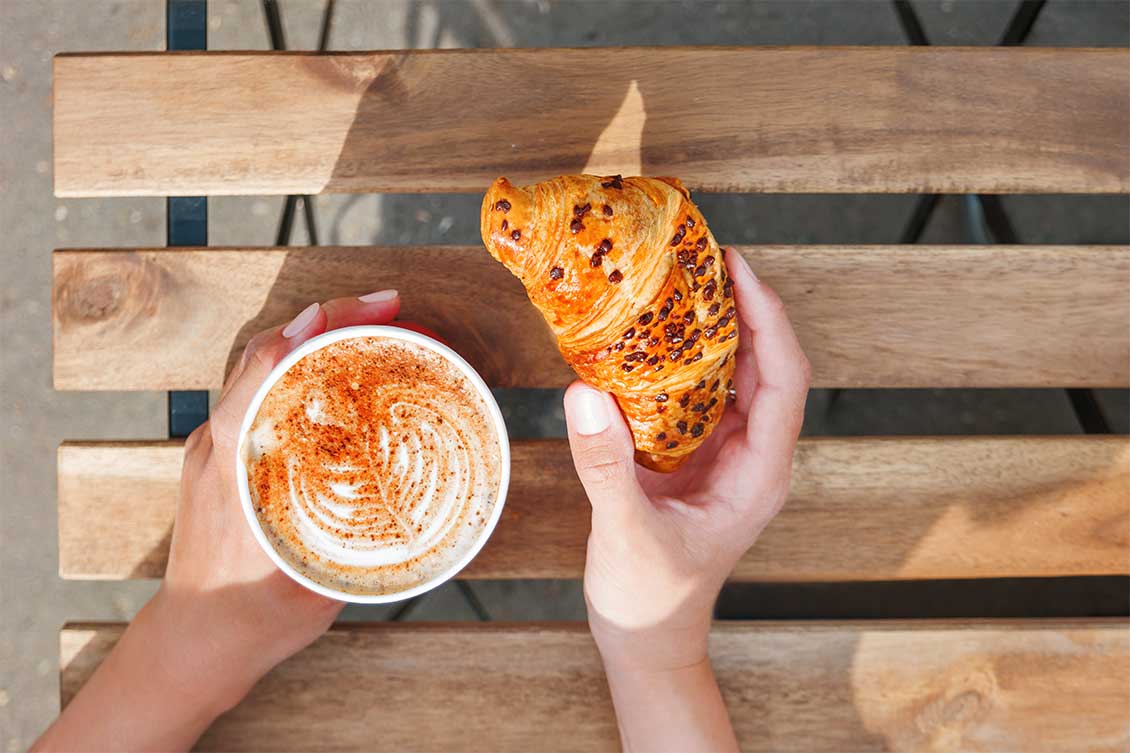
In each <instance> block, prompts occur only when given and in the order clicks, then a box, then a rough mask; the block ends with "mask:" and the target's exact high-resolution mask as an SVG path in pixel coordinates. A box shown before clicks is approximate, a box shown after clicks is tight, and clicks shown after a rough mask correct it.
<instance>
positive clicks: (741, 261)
mask: <svg viewBox="0 0 1130 753" xmlns="http://www.w3.org/2000/svg"><path fill="white" fill-rule="evenodd" d="M726 250H727V251H729V252H730V254H731V255H732V256H733V257H734V258H735V259H736V260H737V261H736V262H735V263H734V266H736V267H741V268H742V269H744V270H745V271H746V272H748V273H749V276H750V277H751V278H752V279H753V281H754V282H760V280H758V279H757V275H756V274H754V272H753V268H752V267H750V266H749V262H748V261H746V260H745V257H744V256H742V255H741V254H739V253H738V251H737V249H735V248H734V247H733V246H727V247H726Z"/></svg>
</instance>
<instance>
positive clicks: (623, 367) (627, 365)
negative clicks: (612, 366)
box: [620, 363, 636, 371]
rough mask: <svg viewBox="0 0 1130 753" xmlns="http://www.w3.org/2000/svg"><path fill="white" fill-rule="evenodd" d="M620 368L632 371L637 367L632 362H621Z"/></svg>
mask: <svg viewBox="0 0 1130 753" xmlns="http://www.w3.org/2000/svg"><path fill="white" fill-rule="evenodd" d="M620 368H621V369H623V370H624V371H631V370H632V369H634V368H636V367H635V366H633V365H632V364H630V363H622V364H620Z"/></svg>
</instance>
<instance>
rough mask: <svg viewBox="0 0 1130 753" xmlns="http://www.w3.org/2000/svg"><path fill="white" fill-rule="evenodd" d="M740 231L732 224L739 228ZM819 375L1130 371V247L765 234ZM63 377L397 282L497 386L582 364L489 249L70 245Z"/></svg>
mask: <svg viewBox="0 0 1130 753" xmlns="http://www.w3.org/2000/svg"><path fill="white" fill-rule="evenodd" d="M723 240H724V239H723ZM743 251H744V253H745V255H746V258H748V259H749V260H750V263H751V264H752V265H753V267H754V269H755V270H756V271H757V273H758V274H759V275H760V276H761V277H762V279H764V280H765V281H767V282H768V283H769V284H770V285H772V286H773V287H774V288H776V289H777V290H778V292H779V293H780V294H781V297H782V298H783V299H784V301H785V303H786V305H787V307H788V309H789V315H790V316H791V317H792V319H793V322H794V323H795V325H796V328H797V332H798V334H799V336H800V339H801V342H802V344H803V345H804V348H805V351H806V353H807V354H808V357H809V360H810V361H811V362H812V366H813V379H814V383H815V385H816V386H818V387H1006V386H1008V387H1022V386H1031V387H1071V386H1079V387H1083V386H1092V387H1098V386H1127V385H1130V336H1127V329H1126V322H1127V317H1126V313H1127V309H1126V281H1127V280H1128V279H1130V248H1127V247H1124V246H1059V247H1056V246H756V247H747V248H744V249H743ZM54 260H55V272H54V315H55V386H56V387H57V388H59V389H84V390H92V389H161V390H164V389H205V388H212V387H218V386H219V385H220V384H222V382H223V375H224V373H225V369H226V366H227V364H229V363H231V362H233V360H234V358H235V357H236V356H237V355H238V353H239V351H240V349H242V347H243V345H244V343H245V342H246V341H247V339H248V338H249V337H250V336H251V335H253V334H254V333H256V332H257V331H259V330H261V329H264V328H266V327H268V326H272V325H275V324H280V323H282V322H285V321H287V320H288V319H289V318H290V317H293V316H294V315H295V314H297V313H298V312H299V311H301V310H302V309H303V308H304V307H305V306H306V305H307V304H308V303H309V302H310V301H316V300H325V299H327V298H330V297H335V296H343V295H359V294H364V293H368V292H370V291H372V290H378V289H381V288H386V287H395V288H399V289H400V290H401V291H402V293H403V299H404V314H403V316H404V317H405V318H408V319H413V320H416V321H419V322H421V323H423V324H426V325H429V326H431V327H433V328H434V329H436V330H437V331H439V332H440V333H441V334H442V335H443V336H444V337H445V338H447V339H448V340H449V341H450V342H451V343H452V345H453V346H454V347H455V349H456V350H458V351H460V352H461V353H462V354H463V355H464V356H466V357H467V359H468V360H469V361H470V362H471V363H472V365H474V366H475V367H476V368H477V369H478V370H479V371H480V372H481V373H482V375H483V377H484V378H485V379H486V380H487V382H488V383H490V384H492V385H496V386H503V387H506V386H512V387H552V386H563V385H565V384H567V383H568V382H569V381H570V380H571V379H572V378H573V376H572V371H571V370H570V369H569V368H568V367H567V366H566V365H565V363H564V361H563V360H562V359H561V357H560V355H559V354H558V353H557V349H556V347H555V345H554V343H553V339H552V337H551V336H550V334H549V330H548V328H547V327H546V326H545V323H544V322H543V321H542V318H541V316H540V315H539V314H538V312H537V311H536V310H535V309H534V308H533V306H531V305H530V303H529V302H528V300H527V299H526V295H525V292H524V291H523V289H522V286H521V284H520V283H519V282H518V281H517V280H516V279H515V278H514V277H513V276H512V275H511V274H510V273H509V272H508V271H506V269H505V268H504V267H503V266H502V265H501V264H498V263H497V262H495V261H494V260H493V259H492V258H490V256H489V254H487V253H486V252H485V251H484V250H483V249H482V248H479V247H452V246H439V247H419V248H417V247H412V248H408V247H384V248H370V247H360V246H354V247H341V248H332V247H326V248H295V249H207V250H193V249H156V250H100V251H88V250H64V251H57V252H55V255H54Z"/></svg>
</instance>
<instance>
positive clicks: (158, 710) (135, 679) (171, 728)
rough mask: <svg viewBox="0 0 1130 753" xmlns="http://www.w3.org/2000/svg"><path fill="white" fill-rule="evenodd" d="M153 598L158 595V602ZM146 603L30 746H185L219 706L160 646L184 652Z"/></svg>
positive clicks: (165, 619) (42, 748)
mask: <svg viewBox="0 0 1130 753" xmlns="http://www.w3.org/2000/svg"><path fill="white" fill-rule="evenodd" d="M155 601H156V600H155ZM159 612H160V609H159V607H158V606H157V605H156V604H155V603H154V602H150V603H149V604H148V605H147V606H146V607H145V608H144V609H143V610H142V611H141V612H140V613H139V614H138V616H137V618H136V619H135V620H134V621H133V623H131V624H130V626H129V628H127V630H126V632H125V633H124V634H123V636H122V638H121V640H119V641H118V645H117V646H115V647H114V650H113V651H111V652H110V655H109V656H108V657H107V658H106V660H105V661H104V662H103V663H102V665H101V666H100V667H99V668H98V669H97V670H96V671H95V673H94V675H93V676H92V677H91V678H90V680H89V681H88V682H87V683H86V685H84V686H83V688H82V690H80V691H79V693H78V695H76V696H75V698H74V699H73V700H72V701H71V703H70V704H69V705H68V706H67V708H66V709H64V710H63V713H62V714H61V715H60V716H59V718H58V719H57V720H55V723H54V724H52V725H51V727H50V728H49V729H48V730H47V732H45V733H44V734H43V736H42V737H41V738H40V739H39V740H38V741H37V742H36V743H35V745H34V746H33V747H32V750H33V751H56V750H58V751H74V750H89V751H95V750H116V751H144V750H160V751H178V750H188V749H189V748H191V747H192V745H193V743H195V742H196V740H197V738H199V737H200V735H201V734H203V732H204V730H206V729H207V728H208V725H210V724H211V723H212V721H213V720H214V719H215V717H216V716H217V715H218V714H219V713H220V712H221V711H222V710H223V708H222V705H221V704H219V703H217V701H216V700H215V699H214V698H213V697H211V696H210V694H209V692H208V689H207V686H206V684H204V683H199V682H194V681H193V679H192V678H189V677H185V676H184V675H183V674H181V673H179V672H178V671H177V670H176V669H175V668H174V662H171V661H170V659H173V657H170V656H167V655H164V654H163V652H175V651H184V650H186V648H187V647H179V646H177V645H176V643H175V642H174V636H171V635H169V633H170V625H169V624H168V616H167V615H165V614H160V613H159Z"/></svg>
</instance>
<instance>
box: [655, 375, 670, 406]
mask: <svg viewBox="0 0 1130 753" xmlns="http://www.w3.org/2000/svg"><path fill="white" fill-rule="evenodd" d="M662 368H663V367H662V366H660V367H659V369H662ZM659 369H656V371H659ZM666 410H667V406H666V405H660V406H659V407H658V408H656V409H655V412H656V413H663V412H664V411H666Z"/></svg>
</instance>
